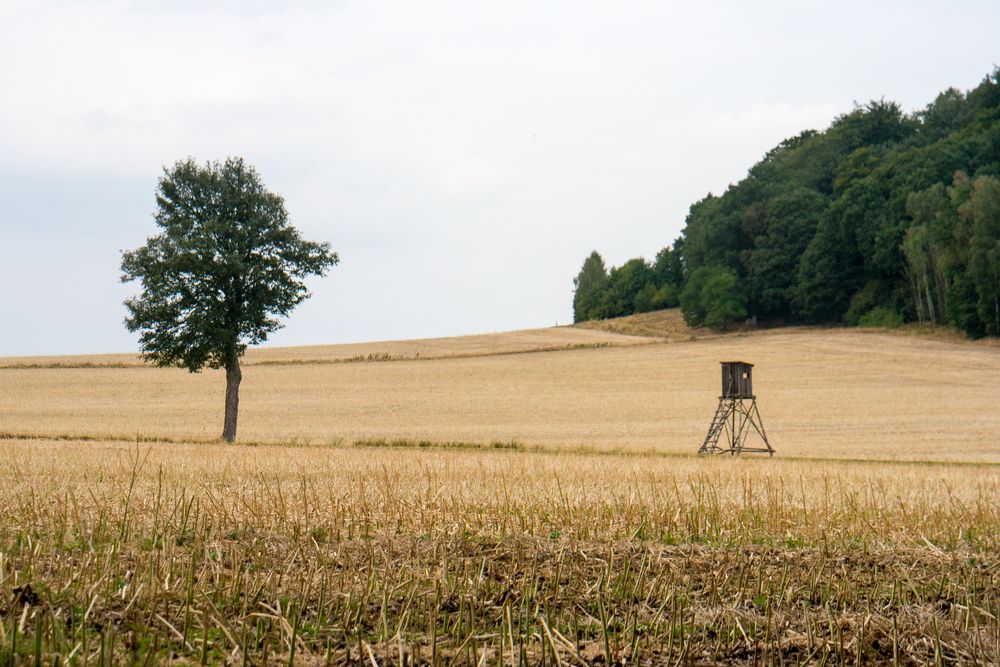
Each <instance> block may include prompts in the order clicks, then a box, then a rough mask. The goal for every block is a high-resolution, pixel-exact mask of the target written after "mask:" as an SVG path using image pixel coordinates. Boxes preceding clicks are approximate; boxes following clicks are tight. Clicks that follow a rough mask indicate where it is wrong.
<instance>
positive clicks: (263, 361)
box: [0, 314, 1000, 462]
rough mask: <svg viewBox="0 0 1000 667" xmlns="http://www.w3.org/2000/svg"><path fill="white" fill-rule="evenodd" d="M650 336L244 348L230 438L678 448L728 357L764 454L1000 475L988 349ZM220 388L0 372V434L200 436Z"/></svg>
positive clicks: (113, 370) (566, 331)
mask: <svg viewBox="0 0 1000 667" xmlns="http://www.w3.org/2000/svg"><path fill="white" fill-rule="evenodd" d="M660 317H662V316H660ZM676 319H677V316H676V314H673V315H672V322H671V323H669V324H670V326H672V327H673V328H672V329H669V330H667V331H668V332H669V333H671V334H674V335H676V331H677V324H676V321H675V320H676ZM654 321H655V320H654ZM654 331H656V330H655V329H654ZM695 333H696V332H692V334H691V336H694V335H695ZM691 336H689V338H690V337H691ZM662 340H663V339H662V338H654V337H649V336H646V337H636V336H626V335H620V334H612V333H607V332H602V331H591V330H584V329H576V328H568V327H567V328H556V329H549V330H539V331H529V332H518V333H514V334H508V335H492V336H485V337H469V338H464V339H462V338H459V339H443V340H438V341H414V342H397V343H372V344H365V345H344V346H340V345H332V346H320V347H305V348H284V349H274V350H271V349H262V350H252V351H250V352H249V353H248V355H247V359H246V364H245V366H244V373H243V377H244V380H243V385H242V389H241V415H240V427H239V428H240V431H239V434H240V437H241V438H242V439H244V440H253V441H257V442H272V443H277V442H295V443H313V444H336V443H341V444H350V443H352V442H354V441H357V440H371V439H388V440H393V439H411V440H413V439H415V440H427V441H430V442H436V443H445V442H465V443H490V442H512V441H513V442H515V443H517V444H519V445H521V446H523V447H525V448H529V449H530V448H544V449H552V450H560V451H566V450H571V451H577V450H600V451H626V452H640V451H641V452H657V453H671V454H678V453H693V452H695V451H697V448H698V446H699V445H700V444H701V440H702V438H703V437H704V432H705V430H706V429H707V426H708V423H709V421H710V420H711V417H712V414H713V411H714V409H715V403H716V398H717V395H718V391H719V387H718V385H719V370H718V369H719V366H718V362H719V360H722V359H731V358H736V359H745V360H747V361H750V362H752V363H755V364H756V365H757V367H756V369H755V373H754V376H755V377H754V380H755V387H754V388H755V391H756V393H757V395H758V397H759V405H760V410H761V413H762V416H763V419H764V424H765V426H766V428H767V430H768V433H769V435H770V437H771V439H772V441H773V442H772V444H773V446H774V447H775V448H776V449H777V451H778V454H779V455H781V456H791V457H817V458H859V459H872V458H875V459H901V460H928V461H983V462H990V461H991V462H1000V444H998V442H997V440H996V433H998V432H1000V409H997V406H998V404H1000V401H998V399H997V395H998V391H1000V380H998V378H1000V348H997V347H992V346H988V345H983V344H972V343H964V342H952V341H946V340H934V339H925V338H921V337H917V336H899V335H895V334H890V333H877V332H860V331H856V330H829V329H826V330H822V329H820V330H814V329H798V330H796V329H783V330H774V331H765V332H757V333H751V334H737V335H729V336H721V337H720V336H716V337H706V338H701V337H697V338H696V339H695V340H689V341H687V342H666V343H665V342H661V341H662ZM553 348H559V349H553ZM532 350H534V351H532ZM529 352H530V353H529ZM418 354H419V355H420V356H419V357H418V356H417V355H418ZM88 364H89V365H90V366H88ZM98 364H103V365H99V366H97V367H94V365H98ZM126 364H131V365H126ZM222 376H223V373H222V372H221V371H208V372H203V373H200V374H195V375H192V374H189V373H187V372H186V371H183V370H180V369H159V368H152V367H148V366H143V365H141V364H140V363H139V362H138V361H137V360H136V359H135V357H131V358H129V357H126V356H124V355H122V356H121V357H112V358H111V360H109V358H108V357H72V358H62V359H59V358H36V359H31V358H21V359H0V382H2V385H3V387H4V391H2V392H0V415H2V421H0V431H3V432H6V433H8V434H18V435H44V436H58V437H98V438H103V437H108V438H117V439H135V438H136V437H137V436H140V437H142V438H149V439H156V438H163V439H198V440H204V439H213V438H215V437H217V435H218V433H219V432H221V422H222V412H221V408H222V398H223V392H224V381H223V377H222Z"/></svg>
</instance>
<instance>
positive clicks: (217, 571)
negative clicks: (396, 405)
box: [0, 440, 1000, 665]
mask: <svg viewBox="0 0 1000 667" xmlns="http://www.w3.org/2000/svg"><path fill="white" fill-rule="evenodd" d="M998 497H1000V475H998V469H997V468H996V467H993V466H988V467H971V466H947V465H938V466H927V465H922V466H921V465H917V466H914V465H906V464H881V465H876V464H865V465H858V464H851V463H809V464H805V463H801V462H789V461H781V460H777V459H771V460H760V459H757V460H748V459H744V460H732V459H728V458H727V459H709V460H705V459H697V458H684V459H676V458H657V457H652V458H651V457H641V456H639V457H637V456H602V455H565V454H537V453H526V452H510V451H491V450H482V451H458V450H456V451H435V450H428V451H415V450H406V449H402V448H396V449H382V448H377V449H367V448H331V447H326V448H317V447H299V448H289V447H268V446H259V447H240V446H221V445H180V444H174V445H141V446H138V447H137V446H134V445H129V444H128V443H118V444H113V443H109V444H101V443H75V442H49V441H31V442H24V441H14V440H8V441H3V442H0V591H4V594H5V595H6V599H5V600H4V599H2V598H0V612H2V616H0V619H2V623H0V627H2V636H0V646H2V647H3V648H0V660H2V659H3V658H2V656H3V655H7V656H8V657H9V655H10V651H11V649H13V651H14V652H16V653H17V654H18V655H19V656H21V660H22V661H24V662H25V663H30V661H31V660H33V659H34V656H35V655H36V652H37V654H38V655H40V656H41V661H42V662H43V663H44V664H52V663H53V658H55V659H56V660H55V661H56V662H59V663H60V664H61V663H62V662H63V661H67V660H66V659H67V658H69V657H70V656H72V660H68V662H72V661H73V660H75V662H76V663H77V664H83V662H84V661H89V662H93V663H94V664H99V663H102V662H103V663H105V664H107V663H109V662H115V663H120V662H128V661H132V662H134V663H137V664H144V663H147V662H149V661H151V660H153V659H157V660H160V661H176V662H183V663H186V662H198V661H202V660H204V661H208V662H213V663H215V662H223V661H230V662H246V663H252V664H264V663H268V664H287V663H290V662H295V663H296V664H349V663H350V664H354V662H355V661H357V660H358V659H359V657H360V658H361V659H362V660H364V661H365V662H366V663H367V664H371V662H370V660H374V661H376V662H377V663H378V664H380V665H384V664H399V665H401V664H418V663H427V662H432V661H434V660H435V658H436V661H437V663H438V664H482V663H483V662H484V661H485V662H486V663H487V664H499V663H500V662H501V660H502V661H503V662H504V664H518V662H519V661H521V660H523V661H524V663H527V664H539V663H546V664H553V665H556V664H608V663H609V662H613V663H617V664H626V663H627V664H663V663H665V662H675V661H678V660H680V661H686V662H692V661H728V662H778V661H779V660H783V661H795V662H802V661H811V662H826V663H842V664H846V663H855V662H873V661H891V660H893V659H894V657H895V658H896V659H897V660H898V661H900V662H902V663H911V662H932V661H941V662H969V661H972V660H975V661H977V662H979V663H980V664H982V663H985V662H990V661H993V662H995V661H997V660H1000V643H998V642H1000V623H998V620H997V619H998V616H1000V590H998V585H997V581H998V577H1000V562H998V559H997V551H996V545H997V542H998V540H1000V508H998V505H997V499H998ZM293 651H294V655H293ZM369 655H370V657H369Z"/></svg>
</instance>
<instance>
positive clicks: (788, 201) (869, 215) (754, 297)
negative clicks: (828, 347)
mask: <svg viewBox="0 0 1000 667" xmlns="http://www.w3.org/2000/svg"><path fill="white" fill-rule="evenodd" d="M998 77H1000V69H997V70H995V71H994V72H993V73H992V74H990V75H988V76H987V77H985V78H984V79H983V81H982V83H980V84H979V85H978V86H977V87H976V88H974V89H972V90H970V91H967V92H965V93H963V92H961V91H958V90H956V89H954V88H951V89H948V90H946V91H944V92H943V93H941V94H940V95H938V96H937V98H936V99H935V100H934V101H933V102H931V103H930V104H929V105H927V107H926V108H924V109H923V110H921V111H918V112H916V113H912V114H906V113H904V112H903V111H902V110H901V109H900V107H899V105H898V104H896V103H894V102H887V101H885V100H879V101H873V102H870V103H868V104H866V105H864V106H858V107H856V108H855V109H854V110H853V111H851V112H850V113H847V114H844V115H843V116H840V117H838V118H837V119H836V120H835V121H834V122H833V123H832V124H831V125H830V127H829V128H827V129H826V131H824V132H816V131H812V130H809V131H806V132H803V133H801V134H799V135H798V136H795V137H792V138H790V139H787V140H785V141H783V142H781V143H780V144H779V145H778V146H777V147H775V148H774V149H773V150H771V151H770V152H768V153H767V154H766V155H765V156H764V158H763V159H762V160H761V161H760V162H759V163H757V164H756V165H754V166H753V167H752V168H751V169H750V171H749V173H748V174H747V176H746V178H744V179H743V180H741V181H740V182H739V183H737V184H735V185H732V186H730V187H729V189H727V190H726V192H725V193H724V194H722V195H721V196H714V195H711V194H710V195H708V196H707V197H705V198H704V199H702V200H701V201H699V202H696V203H695V204H693V205H692V206H691V209H690V212H689V213H688V216H687V219H686V221H685V225H684V228H683V230H682V232H681V236H680V237H679V238H678V239H677V240H676V241H674V243H673V244H672V245H671V246H669V247H667V248H664V249H663V250H661V251H660V252H659V253H658V254H657V256H656V259H655V260H654V261H653V262H647V261H645V260H643V259H633V260H630V261H628V262H626V263H625V264H623V265H622V266H620V267H612V268H611V269H610V270H607V269H606V267H605V265H604V262H603V260H602V259H601V257H600V255H599V254H598V253H597V252H594V253H592V254H591V255H590V256H589V257H588V258H587V259H586V261H585V262H584V264H583V268H582V269H581V271H580V274H579V275H578V276H577V278H576V280H575V285H576V291H575V293H574V299H573V312H574V317H575V319H576V320H577V321H582V320H587V319H599V318H607V317H616V316H620V315H627V314H631V313H636V312H642V311H644V310H653V309H657V308H665V307H670V306H674V305H680V306H681V309H682V310H683V313H684V317H685V320H687V321H688V323H689V324H691V325H693V326H701V325H706V326H711V327H713V328H725V327H727V326H731V325H733V324H736V323H740V322H743V321H744V320H746V319H748V318H756V319H757V320H760V321H763V322H768V323H774V324H778V323H821V322H824V323H830V322H843V323H846V324H850V325H863V326H871V325H880V326H886V325H890V326H891V325H894V324H901V323H902V322H904V321H920V322H930V323H935V324H950V325H954V326H956V327H959V328H960V329H962V330H963V331H965V332H966V333H967V334H968V335H969V336H972V337H980V336H984V335H991V336H996V335H1000V80H998Z"/></svg>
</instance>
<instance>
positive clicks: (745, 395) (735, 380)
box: [698, 361, 774, 455]
mask: <svg viewBox="0 0 1000 667" xmlns="http://www.w3.org/2000/svg"><path fill="white" fill-rule="evenodd" d="M720 363H721V364H722V393H721V394H720V396H719V407H717V408H716V409H715V416H714V417H713V418H712V423H711V424H710V425H709V427H708V434H707V435H706V436H705V442H703V443H702V445H701V448H700V449H699V450H698V453H699V454H734V455H735V454H742V453H743V452H761V453H766V454H768V455H771V454H774V450H773V449H772V448H771V444H770V443H769V442H768V441H767V433H766V432H765V431H764V422H763V420H761V418H760V410H758V409H757V397H756V396H754V393H753V364H750V363H747V362H745V361H723V362H720ZM720 441H721V442H720Z"/></svg>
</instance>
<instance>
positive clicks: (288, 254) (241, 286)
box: [121, 158, 338, 442]
mask: <svg viewBox="0 0 1000 667" xmlns="http://www.w3.org/2000/svg"><path fill="white" fill-rule="evenodd" d="M154 219H155V221H156V225H157V226H158V227H159V228H160V230H161V233H160V234H158V235H156V236H152V237H150V238H149V239H148V240H147V241H146V244H145V245H144V246H142V247H140V248H137V249H135V250H130V251H125V252H123V253H122V265H121V268H122V272H123V275H122V282H129V281H132V280H139V281H141V283H142V292H141V293H140V294H139V295H138V296H135V297H133V298H131V299H129V300H127V301H126V302H125V308H126V309H127V311H128V316H127V317H126V318H125V325H126V326H127V327H128V329H129V331H133V332H134V331H138V332H139V341H140V344H141V346H142V351H143V356H144V357H145V358H146V359H147V360H149V361H151V362H153V363H155V364H156V365H158V366H182V367H184V368H187V369H188V370H189V371H191V372H192V373H194V372H197V371H199V370H201V369H202V368H205V367H208V368H225V369H226V409H225V421H224V425H223V431H222V438H223V439H224V440H226V441H229V442H231V441H233V440H234V439H235V438H236V422H237V417H238V413H239V389H240V381H241V380H242V373H241V371H240V358H241V357H242V356H243V353H244V352H246V349H247V346H248V345H255V344H258V343H261V342H263V341H264V340H266V339H267V336H268V334H270V333H272V332H273V331H275V330H276V329H278V328H280V327H281V323H280V321H279V319H278V318H280V317H285V316H287V315H288V314H289V313H290V312H291V311H292V309H293V308H294V307H295V306H297V305H298V304H299V303H301V302H302V301H303V300H304V299H306V298H307V297H308V296H309V291H308V290H307V289H306V286H305V284H304V282H303V280H304V279H305V278H306V277H307V276H310V275H323V274H324V273H325V272H326V270H327V269H329V268H330V267H332V266H333V265H335V264H336V263H337V261H338V258H337V254H336V253H335V252H331V250H330V246H329V244H326V243H314V242H311V241H305V240H303V239H302V238H301V237H300V236H299V232H298V231H297V230H296V229H295V228H294V227H292V225H291V224H290V223H289V221H288V213H287V211H286V210H285V204H284V200H283V199H282V198H281V197H280V196H279V195H277V194H274V193H272V192H269V191H268V190H266V189H265V188H264V185H263V184H262V183H261V180H260V177H259V175H258V174H257V172H256V170H254V169H253V167H250V166H249V165H247V164H245V163H244V161H243V160H242V159H241V158H230V159H228V160H226V161H225V162H224V163H221V164H220V163H218V162H209V163H207V164H205V165H203V166H202V165H198V164H197V163H195V162H194V160H191V159H188V160H184V161H181V162H178V163H176V164H175V165H174V166H173V167H172V168H170V169H164V175H163V177H161V178H160V182H159V187H158V188H157V192H156V213H155V216H154Z"/></svg>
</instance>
